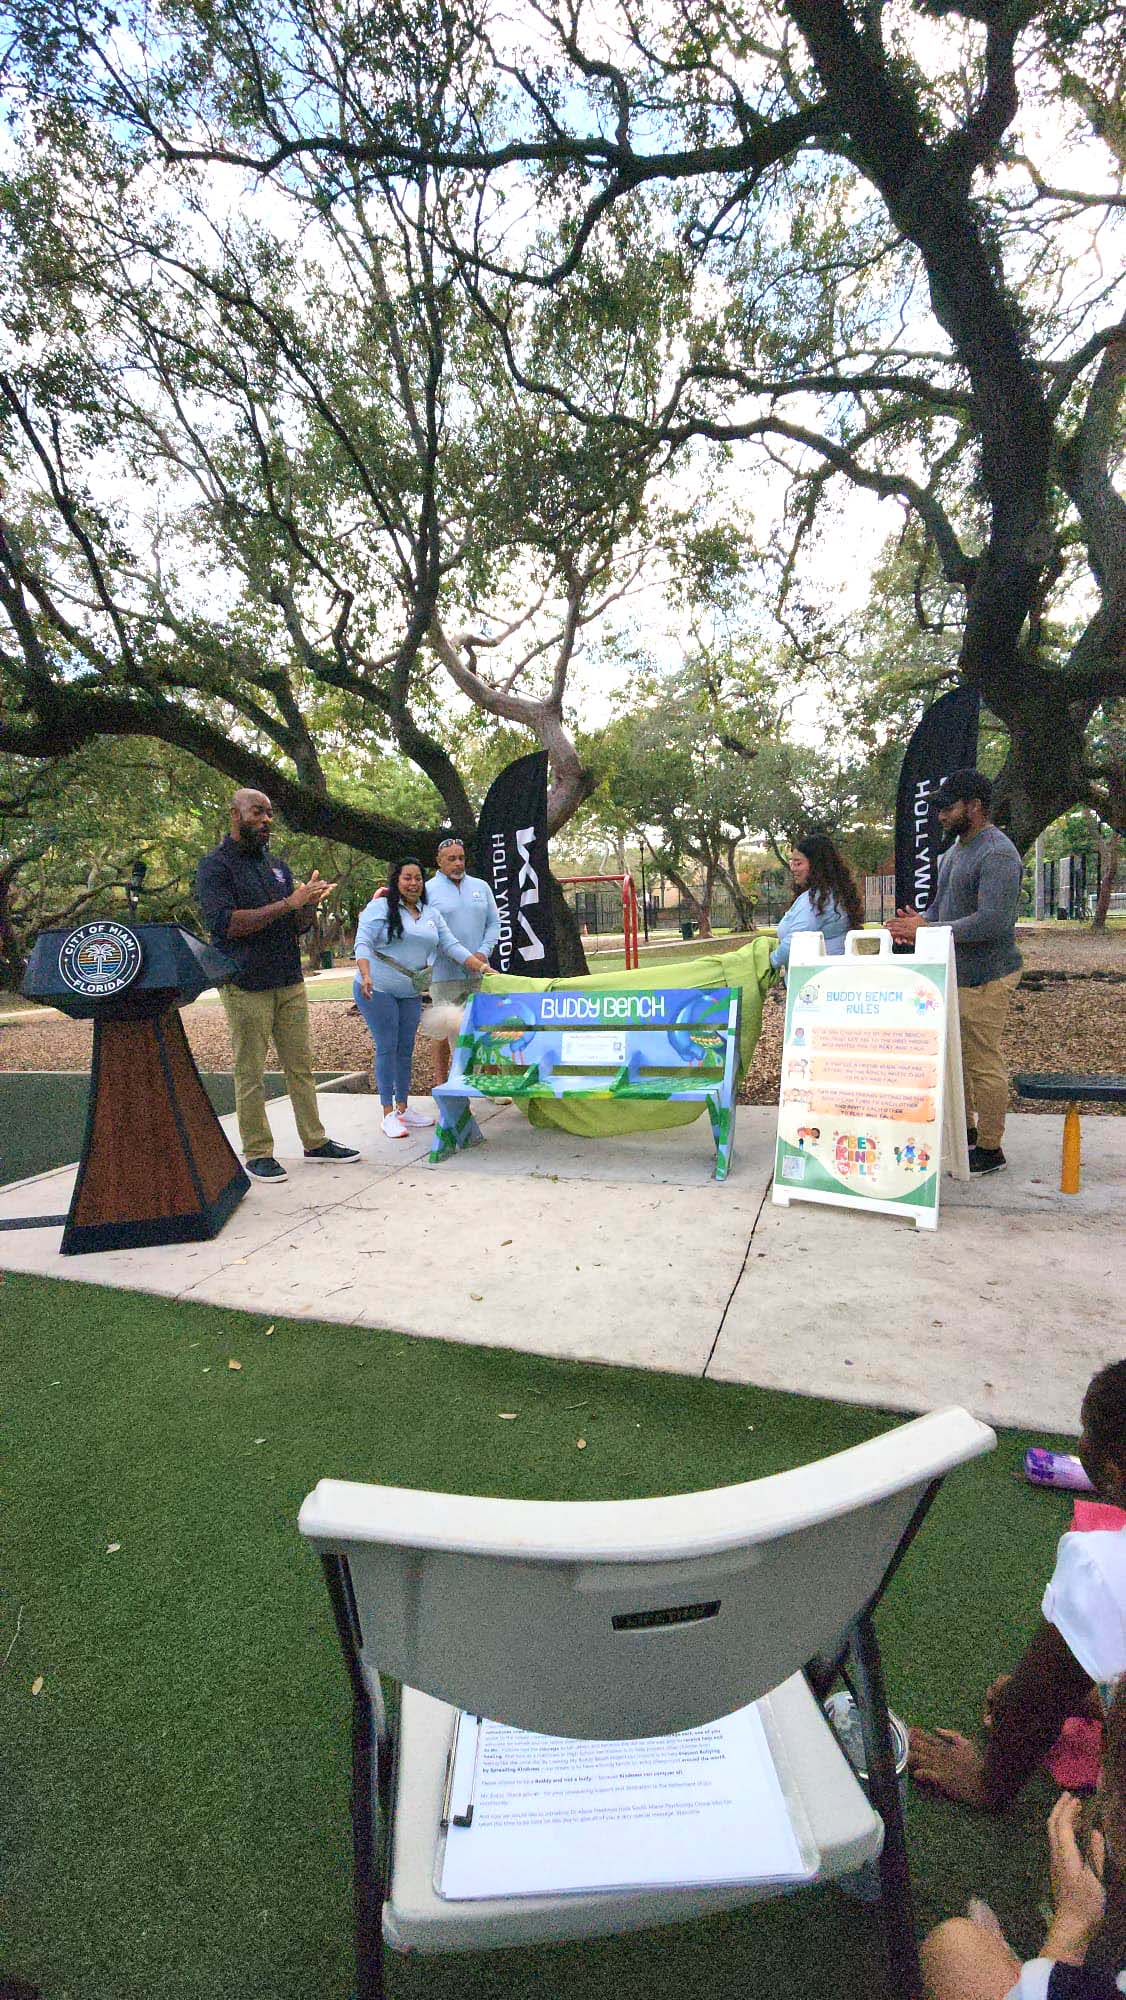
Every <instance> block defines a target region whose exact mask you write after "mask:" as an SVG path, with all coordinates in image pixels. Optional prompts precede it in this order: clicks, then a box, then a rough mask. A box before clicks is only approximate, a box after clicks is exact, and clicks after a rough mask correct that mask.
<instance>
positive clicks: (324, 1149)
mask: <svg viewBox="0 0 1126 2000" xmlns="http://www.w3.org/2000/svg"><path fill="white" fill-rule="evenodd" d="M359 1157H360V1156H359V1154H358V1153H357V1151H356V1148H355V1147H354V1146H341V1145H338V1143H337V1141H336V1140H335V1139H326V1140H325V1142H324V1145H323V1146H314V1147H313V1149H312V1152H309V1153H306V1155H305V1158H306V1159H307V1160H313V1161H315V1163H316V1164H317V1165H318V1166H329V1167H338V1166H340V1164H341V1163H342V1161H344V1160H358V1159H359Z"/></svg>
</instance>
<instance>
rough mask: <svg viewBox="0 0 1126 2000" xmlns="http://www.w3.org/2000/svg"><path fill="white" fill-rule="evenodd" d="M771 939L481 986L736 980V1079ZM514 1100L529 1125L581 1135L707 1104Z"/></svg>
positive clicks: (628, 988) (592, 986) (656, 1122)
mask: <svg viewBox="0 0 1126 2000" xmlns="http://www.w3.org/2000/svg"><path fill="white" fill-rule="evenodd" d="M773 944H774V939H773V937H756V938H752V939H751V942H750V944H745V945H743V946H742V948H741V950H739V951H729V952H725V953H722V954H715V953H712V954H709V955H708V957H706V958H705V957H700V958H682V959H678V960H677V962H676V963H675V964H673V965H670V966H669V967H668V970H667V972H662V971H661V969H660V968H659V967H656V966H653V965H648V966H645V967H644V968H642V969H641V970H640V971H637V972H588V973H585V974H584V975H583V977H582V978H581V979H518V978H515V977H513V976H512V975H511V974H505V973H503V972H490V973H487V974H486V976H485V979H484V981H483V985H484V989H485V991H486V993H563V992H567V991H568V990H569V989H570V988H572V987H574V988H577V989H579V990H580V991H585V992H591V991H598V989H599V988H601V989H602V990H603V991H604V992H610V993H631V992H636V991H642V992H645V991H647V990H649V989H650V988H652V989H654V990H660V989H661V988H662V987H691V986H738V987H740V988H741V989H742V994H743V1009H742V1015H741V1017H740V1027H739V1065H738V1075H739V1080H740V1081H742V1078H743V1076H744V1074H745V1072H746V1070H747V1067H748V1065H749V1063H750V1061H751V1057H752V1056H753V1055H754V1052H755V1049H756V1047H757V1046H758V1038H759V1035H760V1034H761V1032H762V1003H763V1001H764V1000H765V998H766V995H767V993H768V992H769V990H770V988H771V986H772V984H773V982H774V980H775V978H776V977H777V974H776V973H775V972H774V971H773V970H772V968H771V964H770V953H771V950H772V948H773ZM514 1101H515V1102H516V1107H517V1110H519V1111H520V1112H522V1113H523V1116H524V1117H525V1118H527V1120H528V1122H529V1124H532V1125H540V1126H545V1125H550V1126H553V1127H554V1128H555V1130H556V1131H558V1132H575V1133H577V1134H578V1135H579V1136H580V1138H584V1139H606V1138H613V1137H615V1136H616V1135H617V1134H618V1133H621V1132H655V1131H657V1130H659V1129H660V1128H661V1127H662V1126H667V1125H690V1124H691V1123H692V1120H693V1119H694V1118H699V1117H700V1116H701V1114H702V1113H703V1112H704V1111H706V1110H707V1106H706V1105H705V1104H669V1103H667V1102H664V1103H662V1102H657V1103H652V1102H646V1101H645V1100H644V1099H638V1098H632V1099H624V1100H622V1099H619V1100H617V1101H616V1102H615V1101H614V1100H613V1099H610V1098H606V1097H595V1098H591V1097H564V1098H560V1099H559V1100H558V1101H555V1100H552V1099H549V1098H543V1097H540V1098H533V1099H532V1100H531V1101H530V1102H529V1103H525V1104H521V1103H519V1101H518V1100H514Z"/></svg>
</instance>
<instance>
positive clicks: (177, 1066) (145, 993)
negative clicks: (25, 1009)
mask: <svg viewBox="0 0 1126 2000" xmlns="http://www.w3.org/2000/svg"><path fill="white" fill-rule="evenodd" d="M232 970H233V965H232V962H231V960H230V959H228V958H227V957H225V955H224V954H223V953H221V952H218V951H215V950H214V949H213V948H212V947H211V946H209V945H205V944H204V943H203V941H202V939H201V938H197V937H193V936H192V934H191V932H190V931H184V930H181V929H180V928H179V926H178V925H175V924H129V925H126V924H120V923H117V922H116V921H108V920H107V921H102V922H94V923H89V924H83V925H80V926H79V928H78V929H77V930H72V931H44V932H42V933H41V934H40V936H39V938H38V939H37V940H36V943H35V948H34V950H33V952H32V955H31V959H30V961H29V964H28V968H27V973H26V975H25V977H24V982H23V991H24V993H25V995H26V996H27V998H28V999H31V1000H38V1001H41V1002H42V1003H43V1004H45V1005H49V1006H52V1007H58V1008H60V1009H61V1010H62V1012H64V1013H66V1014H70V1015H72V1016H74V1017H76V1018H78V1019H80V1020H93V1023H94V1057H93V1066H92V1071H91V1077H90V1103H89V1110H88V1112H87V1117H86V1137H85V1141H84V1144H83V1148H82V1159H81V1161H80V1163H79V1168H78V1178H77V1180H76V1182H75V1185H74V1194H73V1196H72V1197H71V1204H70V1212H69V1214H68V1216H67V1220H66V1226H65V1228H64V1230H63V1240H62V1245H61V1249H62V1254H63V1256H64V1257H67V1256H74V1255H76V1254H78V1253H79V1252H82V1251H91V1250H124V1249H135V1248H140V1247H147V1246H149V1245H152V1244H160V1243H196V1242H201V1241H203V1240H205V1239H207V1238H208V1237H212V1236H217V1235H218V1233H219V1231H220V1230H221V1229H222V1227H223V1224H224V1223H225V1222H226V1220H227V1218H228V1216H229V1215H231V1213H232V1212H233V1210H234V1209H235V1208H237V1206H238V1204H239V1202H240V1201H241V1200H242V1198H243V1195H244V1194H245V1193H246V1191H247V1189H248V1188H249V1186H250V1181H249V1178H248V1176H247V1175H246V1173H245V1172H244V1170H243V1168H242V1165H241V1163H240V1161H239V1159H238V1156H237V1155H236V1153H235V1152H234V1150H233V1148H232V1147H231V1145H230V1143H229V1142H228V1140H227V1137H226V1134H225V1133H224V1131H223V1128H222V1126H221V1125H220V1123H219V1120H218V1118H217V1117H216V1116H215V1112H214V1111H213V1109H212V1107H211V1103H210V1100H209V1098H208V1096H207V1093H206V1091H205V1090H204V1088H203V1085H202V1083H201V1082H200V1078H199V1071H198V1070H197V1069H196V1066H195V1061H194V1059H193V1057H192V1053H191V1050H190V1049H189V1047H188V1042H187V1037H186V1035H185V1034H184V1028H183V1023H182V1022H181V1020H180V1014H179V1009H180V1008H181V1007H182V1006H185V1005H186V1004H187V1003H188V1002H189V1001H191V1000H194V999H196V998H197V996H198V995H199V994H200V993H202V992H204V991H205V989H206V988H207V987H209V986H213V985H216V984H220V983H222V981H223V980H224V979H226V978H229V976H230V974H231V972H232Z"/></svg>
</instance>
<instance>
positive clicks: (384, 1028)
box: [352, 979, 422, 1104]
mask: <svg viewBox="0 0 1126 2000" xmlns="http://www.w3.org/2000/svg"><path fill="white" fill-rule="evenodd" d="M352 992H353V995H354V997H355V1001H356V1005H357V1007H358V1008H359V1010H360V1012H361V1014H362V1015H363V1017H364V1020H365V1021H366V1022H367V1025H368V1031H369V1033H370V1035H371V1038H372V1041H373V1042H374V1043H375V1081H376V1087H377V1089H378V1091H379V1101H380V1103H381V1104H405V1103H406V1101H407V1096H408V1094H409V1091H410V1087H411V1062H412V1060H413V1057H414V1038H415V1036H416V1034H417V1033H418V1023H419V1017H420V1015H421V1013H422V1002H421V1000H420V999H418V997H417V995H415V994H413V993H412V994H411V997H410V999H409V1000H396V998H395V996H394V994H393V993H381V992H380V991H379V988H378V986H377V987H376V988H375V989H374V991H373V992H372V996H371V999H370V1000H365V998H364V995H363V989H362V988H361V986H360V982H359V980H358V979H357V980H355V981H354V983H353V986H352Z"/></svg>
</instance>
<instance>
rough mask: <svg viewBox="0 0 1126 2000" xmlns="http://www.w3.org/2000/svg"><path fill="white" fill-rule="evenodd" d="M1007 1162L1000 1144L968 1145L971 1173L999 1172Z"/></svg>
mask: <svg viewBox="0 0 1126 2000" xmlns="http://www.w3.org/2000/svg"><path fill="white" fill-rule="evenodd" d="M1008 1164H1009V1163H1008V1161H1007V1159H1006V1158H1005V1155H1004V1153H1003V1152H1002V1151H1001V1148H1000V1146H971V1147H970V1172H971V1174H999V1173H1000V1172H1001V1169H1002V1167H1007V1166H1008Z"/></svg>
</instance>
